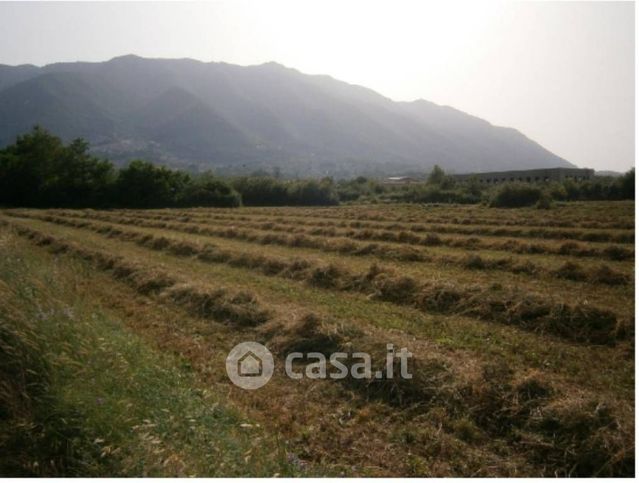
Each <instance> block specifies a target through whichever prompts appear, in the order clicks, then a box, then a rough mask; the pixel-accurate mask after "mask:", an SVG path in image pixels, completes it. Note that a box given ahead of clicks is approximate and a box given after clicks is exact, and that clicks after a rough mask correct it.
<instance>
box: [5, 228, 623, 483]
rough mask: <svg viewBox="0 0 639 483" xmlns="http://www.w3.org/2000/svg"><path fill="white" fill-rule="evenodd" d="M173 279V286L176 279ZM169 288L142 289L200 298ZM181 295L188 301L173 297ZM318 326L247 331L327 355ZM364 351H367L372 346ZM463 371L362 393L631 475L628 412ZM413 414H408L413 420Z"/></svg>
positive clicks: (524, 451)
mask: <svg viewBox="0 0 639 483" xmlns="http://www.w3.org/2000/svg"><path fill="white" fill-rule="evenodd" d="M15 226H16V229H17V230H19V231H20V232H21V234H22V235H23V236H26V237H28V238H30V239H31V240H33V241H34V242H35V243H36V244H38V245H40V246H43V247H49V249H50V250H52V251H53V252H58V253H62V252H65V253H67V254H69V255H75V256H78V257H80V258H82V259H85V260H88V261H90V262H93V263H94V264H95V266H97V267H98V268H101V269H104V270H107V271H109V272H110V273H112V274H113V276H114V277H115V278H117V279H118V280H121V281H124V282H127V283H129V284H130V285H132V286H134V287H136V289H137V287H141V291H142V293H149V292H148V290H149V289H148V288H147V287H149V283H148V282H149V281H148V280H146V279H148V278H156V277H158V276H159V274H158V272H157V271H154V270H149V269H147V268H145V267H144V266H142V265H140V264H131V262H127V261H126V260H125V259H123V258H122V257H114V256H112V255H110V254H105V253H101V252H98V251H92V250H87V249H85V248H82V247H81V246H78V245H76V244H74V243H70V242H66V241H64V240H59V239H55V238H54V237H51V236H49V235H46V234H44V233H41V232H38V231H37V230H33V229H30V228H28V227H25V226H23V225H22V224H16V225H15ZM160 278H161V279H163V277H160ZM145 280H146V281H145ZM175 282H176V284H177V286H180V285H179V281H177V280H175ZM176 284H173V285H171V284H170V283H169V282H168V281H167V280H166V279H163V281H162V282H160V283H159V284H155V283H151V284H150V287H151V288H150V290H151V292H152V293H154V294H157V295H158V296H159V297H160V298H162V297H164V296H166V297H167V299H168V300H170V301H172V302H177V303H178V304H181V305H183V306H185V307H187V308H191V307H198V306H200V305H201V304H200V303H199V302H201V301H199V302H198V303H194V302H192V301H191V298H192V296H193V295H194V292H191V291H190V290H186V291H181V292H180V291H178V292H179V294H180V295H178V296H170V295H165V294H167V293H169V292H171V291H176V290H177V289H176ZM195 293H196V292H195ZM181 297H184V298H186V299H188V300H187V301H185V300H180V298H181ZM195 298H196V299H197V298H198V297H195ZM206 300H208V298H207V299H206ZM213 303H215V302H213ZM280 323H281V324H282V325H279V324H280ZM322 324H323V322H322V321H320V320H318V319H317V318H315V317H314V316H312V315H306V316H304V317H301V318H299V319H297V320H296V321H295V322H294V323H292V324H291V323H288V322H284V321H281V322H279V323H278V321H277V320H276V318H271V319H270V320H267V321H265V322H263V323H262V324H261V325H258V326H257V327H255V328H251V327H248V328H247V330H255V331H257V332H259V333H261V334H262V335H263V337H264V338H266V340H272V341H273V345H274V346H276V347H278V348H279V351H278V353H280V352H282V351H288V350H291V349H294V348H302V347H301V346H300V344H302V345H303V347H304V349H303V350H306V349H307V348H317V349H319V350H321V349H322V348H323V349H324V350H333V349H334V348H335V347H342V346H343V345H344V341H345V340H349V335H348V334H345V333H344V332H343V331H342V332H337V333H336V332H335V331H334V330H332V329H331V330H330V331H324V330H322ZM327 336H328V337H327ZM352 336H354V337H355V338H357V340H358V348H359V342H360V340H362V341H363V342H362V347H364V348H366V349H368V347H367V344H368V342H367V341H366V340H365V338H364V337H362V336H361V334H352ZM352 336H351V337H352ZM291 344H292V345H291ZM371 349H373V350H372V352H374V353H375V350H376V349H375V348H371ZM377 350H381V348H378V349H377ZM463 367H464V366H462V367H461V368H458V367H455V358H454V357H445V356H443V355H439V354H434V355H432V356H431V357H428V358H426V359H422V360H420V361H419V364H417V366H416V368H415V370H414V371H413V372H414V374H415V375H416V380H414V381H411V383H410V385H409V384H406V385H405V386H406V389H405V390H406V392H405V393H402V391H403V389H402V387H403V384H402V382H401V381H397V382H396V381H393V382H392V383H391V382H390V381H379V384H372V385H366V386H365V387H364V389H365V390H366V391H368V392H369V393H370V395H371V397H376V395H377V394H381V395H384V397H388V394H394V396H392V397H391V398H390V400H391V401H392V402H393V403H396V404H399V405H400V406H402V405H404V404H406V403H411V404H412V403H417V404H418V405H419V408H420V409H419V412H420V413H422V412H423V413H424V414H425V415H426V416H427V417H428V418H437V420H438V421H441V423H440V424H441V425H442V429H443V430H444V431H446V430H447V429H448V428H449V427H456V428H459V423H461V422H463V421H466V422H465V426H464V427H465V428H466V433H467V432H468V431H471V432H472V431H475V429H473V428H477V429H478V430H480V431H484V432H485V433H486V434H487V438H486V437H481V438H479V439H478V443H477V444H485V443H482V441H491V440H502V441H504V442H505V443H506V446H505V447H510V448H512V450H511V451H513V452H515V453H516V454H518V455H521V456H522V457H524V458H525V459H526V460H527V461H528V462H530V463H531V464H533V465H535V468H536V469H537V471H538V472H539V474H542V475H546V476H554V475H558V476H586V475H587V476H592V475H599V476H615V475H624V474H625V475H627V474H631V473H632V472H633V465H634V456H633V454H634V453H633V444H632V441H633V436H632V435H633V431H632V417H631V412H630V413H629V412H628V411H631V408H626V407H625V406H622V405H620V403H617V402H615V401H612V400H606V399H603V398H601V397H596V396H594V395H593V394H590V393H588V392H587V391H583V390H580V389H579V388H574V387H570V386H565V385H563V384H560V383H558V382H553V381H549V380H548V379H547V378H545V377H544V376H543V375H542V374H541V373H538V372H537V373H536V372H531V371H521V372H516V371H514V370H512V369H508V368H505V367H501V366H493V365H484V366H483V368H481V370H479V371H477V373H476V374H467V373H465V372H463ZM457 371H460V372H457ZM361 384H363V383H361ZM409 386H410V387H409ZM397 394H404V399H402V400H401V401H400V400H398V399H397ZM328 403H330V401H327V404H328ZM414 411H415V410H414V409H410V412H411V414H413V415H414ZM457 422H459V423H457ZM416 446H417V447H419V445H416Z"/></svg>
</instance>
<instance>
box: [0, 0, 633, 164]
mask: <svg viewBox="0 0 639 483" xmlns="http://www.w3.org/2000/svg"><path fill="white" fill-rule="evenodd" d="M634 18H635V15H634V5H633V4H632V3H630V2H628V3H617V2H602V3H581V2H567V3H554V2H542V3H486V2H479V1H473V2H468V3H463V2H451V1H447V2H441V3H440V2H425V1H408V0H406V1H403V0H392V1H390V0H389V1H373V0H367V1H357V0H351V1H349V0H341V1H331V0H308V1H306V0H293V1H289V0H281V1H277V0H256V1H244V0H233V1H231V0H228V1H219V2H211V3H186V2H185V3H182V2H180V3H0V63H4V64H11V65H15V64H24V63H32V64H36V65H43V64H48V63H52V62H59V61H74V60H86V61H103V60H107V59H110V58H112V57H114V56H118V55H123V54H128V53H134V54H137V55H140V56H144V57H191V58H194V59H199V60H203V61H225V62H229V63H234V64H242V65H248V64H259V63H263V62H267V61H271V60H274V61H276V62H279V63H282V64H285V65H287V66H289V67H294V68H297V69H299V70H301V71H302V72H306V73H312V74H329V75H331V76H333V77H335V78H338V79H341V80H345V81H347V82H351V83H354V84H361V85H364V86H367V87H370V88H372V89H375V90H376V91H378V92H380V93H381V94H384V95H386V96H388V97H390V98H392V99H395V100H414V99H418V98H423V99H427V100H430V101H433V102H436V103H438V104H447V105H451V106H453V107H456V108H458V109H461V110H463V111H466V112H468V113H470V114H474V115H476V116H479V117H482V118H484V119H486V120H488V121H490V122H492V123H493V124H497V125H503V126H510V127H515V128H517V129H519V130H520V131H522V132H523V133H524V134H526V135H527V136H528V137H530V138H532V139H534V140H535V141H538V142H539V143H541V144H542V145H543V146H545V147H546V148H548V149H550V150H551V151H553V152H554V153H556V154H558V155H560V156H562V157H564V158H566V159H567V160H568V161H571V162H573V163H575V164H577V165H579V166H587V167H593V168H595V169H614V170H626V169H628V168H629V167H630V166H632V165H634V133H635V130H634V107H635V100H634V99H635V95H634V85H635V81H634V72H635V69H634Z"/></svg>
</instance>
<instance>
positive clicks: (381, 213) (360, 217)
mask: <svg viewBox="0 0 639 483" xmlns="http://www.w3.org/2000/svg"><path fill="white" fill-rule="evenodd" d="M575 205H577V204H576V203H570V208H566V207H564V208H560V209H558V210H553V211H552V217H549V216H548V213H547V212H540V211H539V210H508V209H506V210H496V209H494V208H490V209H489V208H482V207H472V208H462V207H460V206H459V205H443V206H437V205H426V206H424V207H420V208H417V207H416V206H412V207H406V206H405V205H393V208H389V207H383V208H377V209H371V208H370V206H367V207H361V206H355V207H349V206H341V207H340V208H339V209H335V208H297V207H289V208H286V207H282V208H277V209H272V208H243V209H242V210H241V211H242V213H244V214H248V215H251V216H265V217H275V216H299V217H302V218H311V217H313V218H323V219H334V220H345V221H376V222H386V223H398V222H399V223H411V224H412V223H444V224H454V225H467V226H469V225H489V226H513V227H517V226H529V227H542V228H549V227H556V228H562V229H564V228H579V229H595V230H634V222H633V219H634V210H632V209H629V211H628V214H627V215H626V216H625V217H624V216H623V215H622V214H619V215H618V216H616V217H615V220H614V221H611V220H610V217H609V213H608V212H607V211H606V212H604V213H603V214H602V216H601V217H600V218H599V219H597V220H593V217H594V216H593V215H596V213H595V212H594V210H593V208H596V207H597V206H598V204H597V203H592V202H590V203H588V204H587V207H586V209H587V210H588V212H587V216H585V215H584V214H580V213H578V212H577V211H576V210H575V208H574V206H575ZM628 206H630V205H628ZM609 207H610V203H608V204H607V205H606V210H608V209H609ZM407 208H413V209H412V211H411V212H410V213H406V212H405V211H406V209H407ZM154 211H158V212H161V211H164V210H154ZM192 211H194V212H197V213H210V212H211V211H216V212H219V211H220V210H219V209H215V210H212V209H210V208H195V209H193V210H192ZM236 211H237V210H236ZM496 211H497V212H498V213H499V216H495V212H496ZM566 211H567V212H566ZM226 212H228V213H232V212H233V210H226ZM580 217H581V218H585V219H580Z"/></svg>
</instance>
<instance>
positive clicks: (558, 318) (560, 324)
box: [33, 215, 632, 344]
mask: <svg viewBox="0 0 639 483" xmlns="http://www.w3.org/2000/svg"><path fill="white" fill-rule="evenodd" d="M33 217H34V218H36V219H42V220H43V221H48V222H51V223H58V224H63V225H67V226H72V227H75V228H86V229H90V230H93V231H95V232H97V233H100V234H102V235H105V236H110V237H115V238H119V239H122V240H126V241H131V242H135V243H137V244H138V245H140V246H143V247H146V248H149V249H153V250H161V251H166V252H168V253H170V254H172V255H175V256H187V257H196V258H197V259H198V260H200V261H203V262H208V263H226V264H228V265H230V266H233V267H238V268H250V269H252V270H259V271H260V272H261V273H263V274H264V275H268V276H280V277H285V278H290V279H294V280H299V281H305V282H306V283H308V284H310V285H312V286H315V287H320V288H324V289H331V290H338V291H354V292H361V293H364V294H366V295H367V296H369V297H370V298H372V299H377V300H383V301H387V302H392V303H395V304H399V305H409V306H413V307H416V308H418V309H420V310H422V311H424V312H435V313H442V314H447V315H450V314H462V315H466V316H470V317H475V318H478V319H480V320H486V321H490V322H498V323H502V324H506V325H513V326H516V327H520V328H522V329H525V330H529V331H533V332H537V333H549V334H554V335H557V336H560V337H563V338H566V339H568V340H574V341H578V342H589V343H594V344H613V343H614V342H615V341H616V340H618V339H625V338H628V337H629V336H630V335H631V333H632V330H631V327H632V324H631V323H630V322H629V321H627V320H622V319H620V318H618V317H617V315H616V314H614V313H613V312H611V311H609V310H606V309H602V308H598V307H596V306H592V305H589V304H585V303H580V304H576V305H567V304H563V303H556V302H553V301H551V300H549V299H547V298H546V297H542V296H539V295H535V294H530V293H522V292H521V291H518V290H515V289H510V290H508V291H506V290H501V291H500V290H495V289H493V288H491V287H488V288H485V287H480V286H472V287H468V286H466V287H464V286H458V285H454V284H442V283H439V282H436V281H433V282H423V281H418V280H416V279H415V278H411V277H406V276H399V275H398V274H397V273H396V272H395V271H393V270H390V269H388V268H380V267H378V266H377V265H372V266H371V267H370V269H369V270H368V271H367V272H365V273H353V272H350V271H348V270H347V269H345V268H342V267H338V266H336V265H333V264H327V265H317V264H311V263H309V262H308V261H306V260H300V259H296V260H290V261H287V260H284V259H282V258H275V257H267V256H264V255H253V254H249V253H245V252H234V251H229V250H222V249H219V248H217V247H215V246H214V245H210V244H201V243H197V242H192V241H185V240H178V239H172V238H167V237H165V236H154V235H152V234H149V233H144V232H140V231H135V230H131V229H123V228H120V227H117V226H114V225H108V224H104V223H101V224H100V223H94V222H90V221H87V220H79V219H72V218H63V217H53V216H51V215H43V216H40V217H38V216H37V215H33Z"/></svg>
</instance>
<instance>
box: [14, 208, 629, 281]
mask: <svg viewBox="0 0 639 483" xmlns="http://www.w3.org/2000/svg"><path fill="white" fill-rule="evenodd" d="M7 213H9V212H7ZM15 213H20V212H15ZM52 213H60V212H56V211H53V212H52ZM63 213H64V215H65V216H68V217H72V218H80V219H87V217H88V219H95V220H101V221H107V222H111V223H119V224H126V225H138V226H144V227H147V228H158V229H166V230H171V231H178V232H183V233H191V234H198V235H203V236H213V237H219V238H227V239H239V240H243V241H246V242H251V243H260V244H263V245H268V244H272V245H279V246H286V247H291V248H296V247H297V248H310V249H316V250H320V251H325V252H327V253H339V254H342V255H352V256H371V255H372V256H376V257H379V258H381V259H385V260H391V261H416V262H433V263H436V262H439V263H445V264H452V265H457V266H461V267H465V268H470V269H483V270H502V271H506V272H511V273H523V274H535V273H537V271H538V269H539V272H540V273H541V272H543V270H541V267H539V266H537V265H535V264H533V263H532V262H530V261H529V260H527V261H525V262H517V261H515V260H513V259H511V258H502V259H484V258H482V257H480V256H479V255H474V256H469V255H468V254H465V255H463V256H459V257H454V256H451V255H441V256H437V255H435V254H432V253H428V252H427V251H426V250H424V249H423V248H421V249H418V248H415V247H414V246H413V245H415V244H417V245H419V246H421V247H424V246H431V247H432V246H437V245H438V244H439V245H441V244H443V243H440V242H442V239H441V238H439V237H437V238H433V236H426V237H423V238H420V237H415V235H413V234H410V233H408V234H405V235H403V234H401V233H400V234H397V233H393V232H389V237H394V238H395V239H394V240H392V241H390V240H388V239H387V238H389V237H385V236H384V237H382V238H384V240H383V241H380V243H381V244H378V243H372V242H371V243H362V242H354V241H352V240H351V239H348V238H338V237H327V236H310V235H306V234H301V233H298V234H290V233H289V232H290V231H291V230H290V229H289V230H284V232H285V233H286V234H283V233H282V232H274V231H265V232H264V233H261V232H260V230H258V231H257V232H256V231H251V230H238V229H236V228H235V227H233V226H232V227H228V226H226V225H216V224H213V223H207V224H194V223H187V222H181V221H175V222H168V221H161V220H157V221H154V220H149V219H145V218H142V217H128V216H122V215H117V214H110V213H104V212H90V213H89V212H63ZM362 236H363V237H365V236H369V235H368V234H367V233H364V234H363V235H362ZM327 238H328V239H327ZM415 238H418V241H417V242H415ZM411 240H412V242H411ZM362 241H363V240H362ZM387 243H395V244H397V245H395V246H393V245H387ZM450 243H451V245H452V246H454V247H455V248H465V249H468V250H470V249H472V250H481V249H486V250H494V251H509V252H514V253H516V254H544V255H549V254H552V255H561V256H576V257H588V258H602V257H604V256H605V258H608V259H612V260H624V259H627V258H628V257H634V250H629V249H627V248H624V247H619V246H614V245H611V246H609V247H606V248H604V249H595V248H590V247H584V246H582V245H579V244H578V243H575V242H566V243H563V244H561V245H557V246H552V245H539V244H527V243H522V242H520V241H516V240H512V241H508V242H506V243H498V244H486V243H483V244H482V243H481V241H479V240H477V239H467V240H462V241H461V243H460V242H459V241H458V240H455V239H453V240H452V241H451V242H450ZM460 245H461V246H460ZM548 272H549V273H550V272H551V271H548ZM613 272H614V273H611V272H610V269H607V268H598V269H595V270H592V271H591V273H590V274H585V273H580V274H578V275H575V277H573V278H572V279H573V280H581V281H587V280H590V281H594V282H595V283H604V284H608V285H622V284H623V283H624V281H625V282H629V280H628V278H627V277H626V276H625V275H623V274H619V275H620V276H616V275H615V274H617V273H619V272H616V271H613ZM566 273H567V272H566V271H565V270H557V271H552V275H553V276H556V277H558V278H569V279H570V277H566V276H565V274H566Z"/></svg>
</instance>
